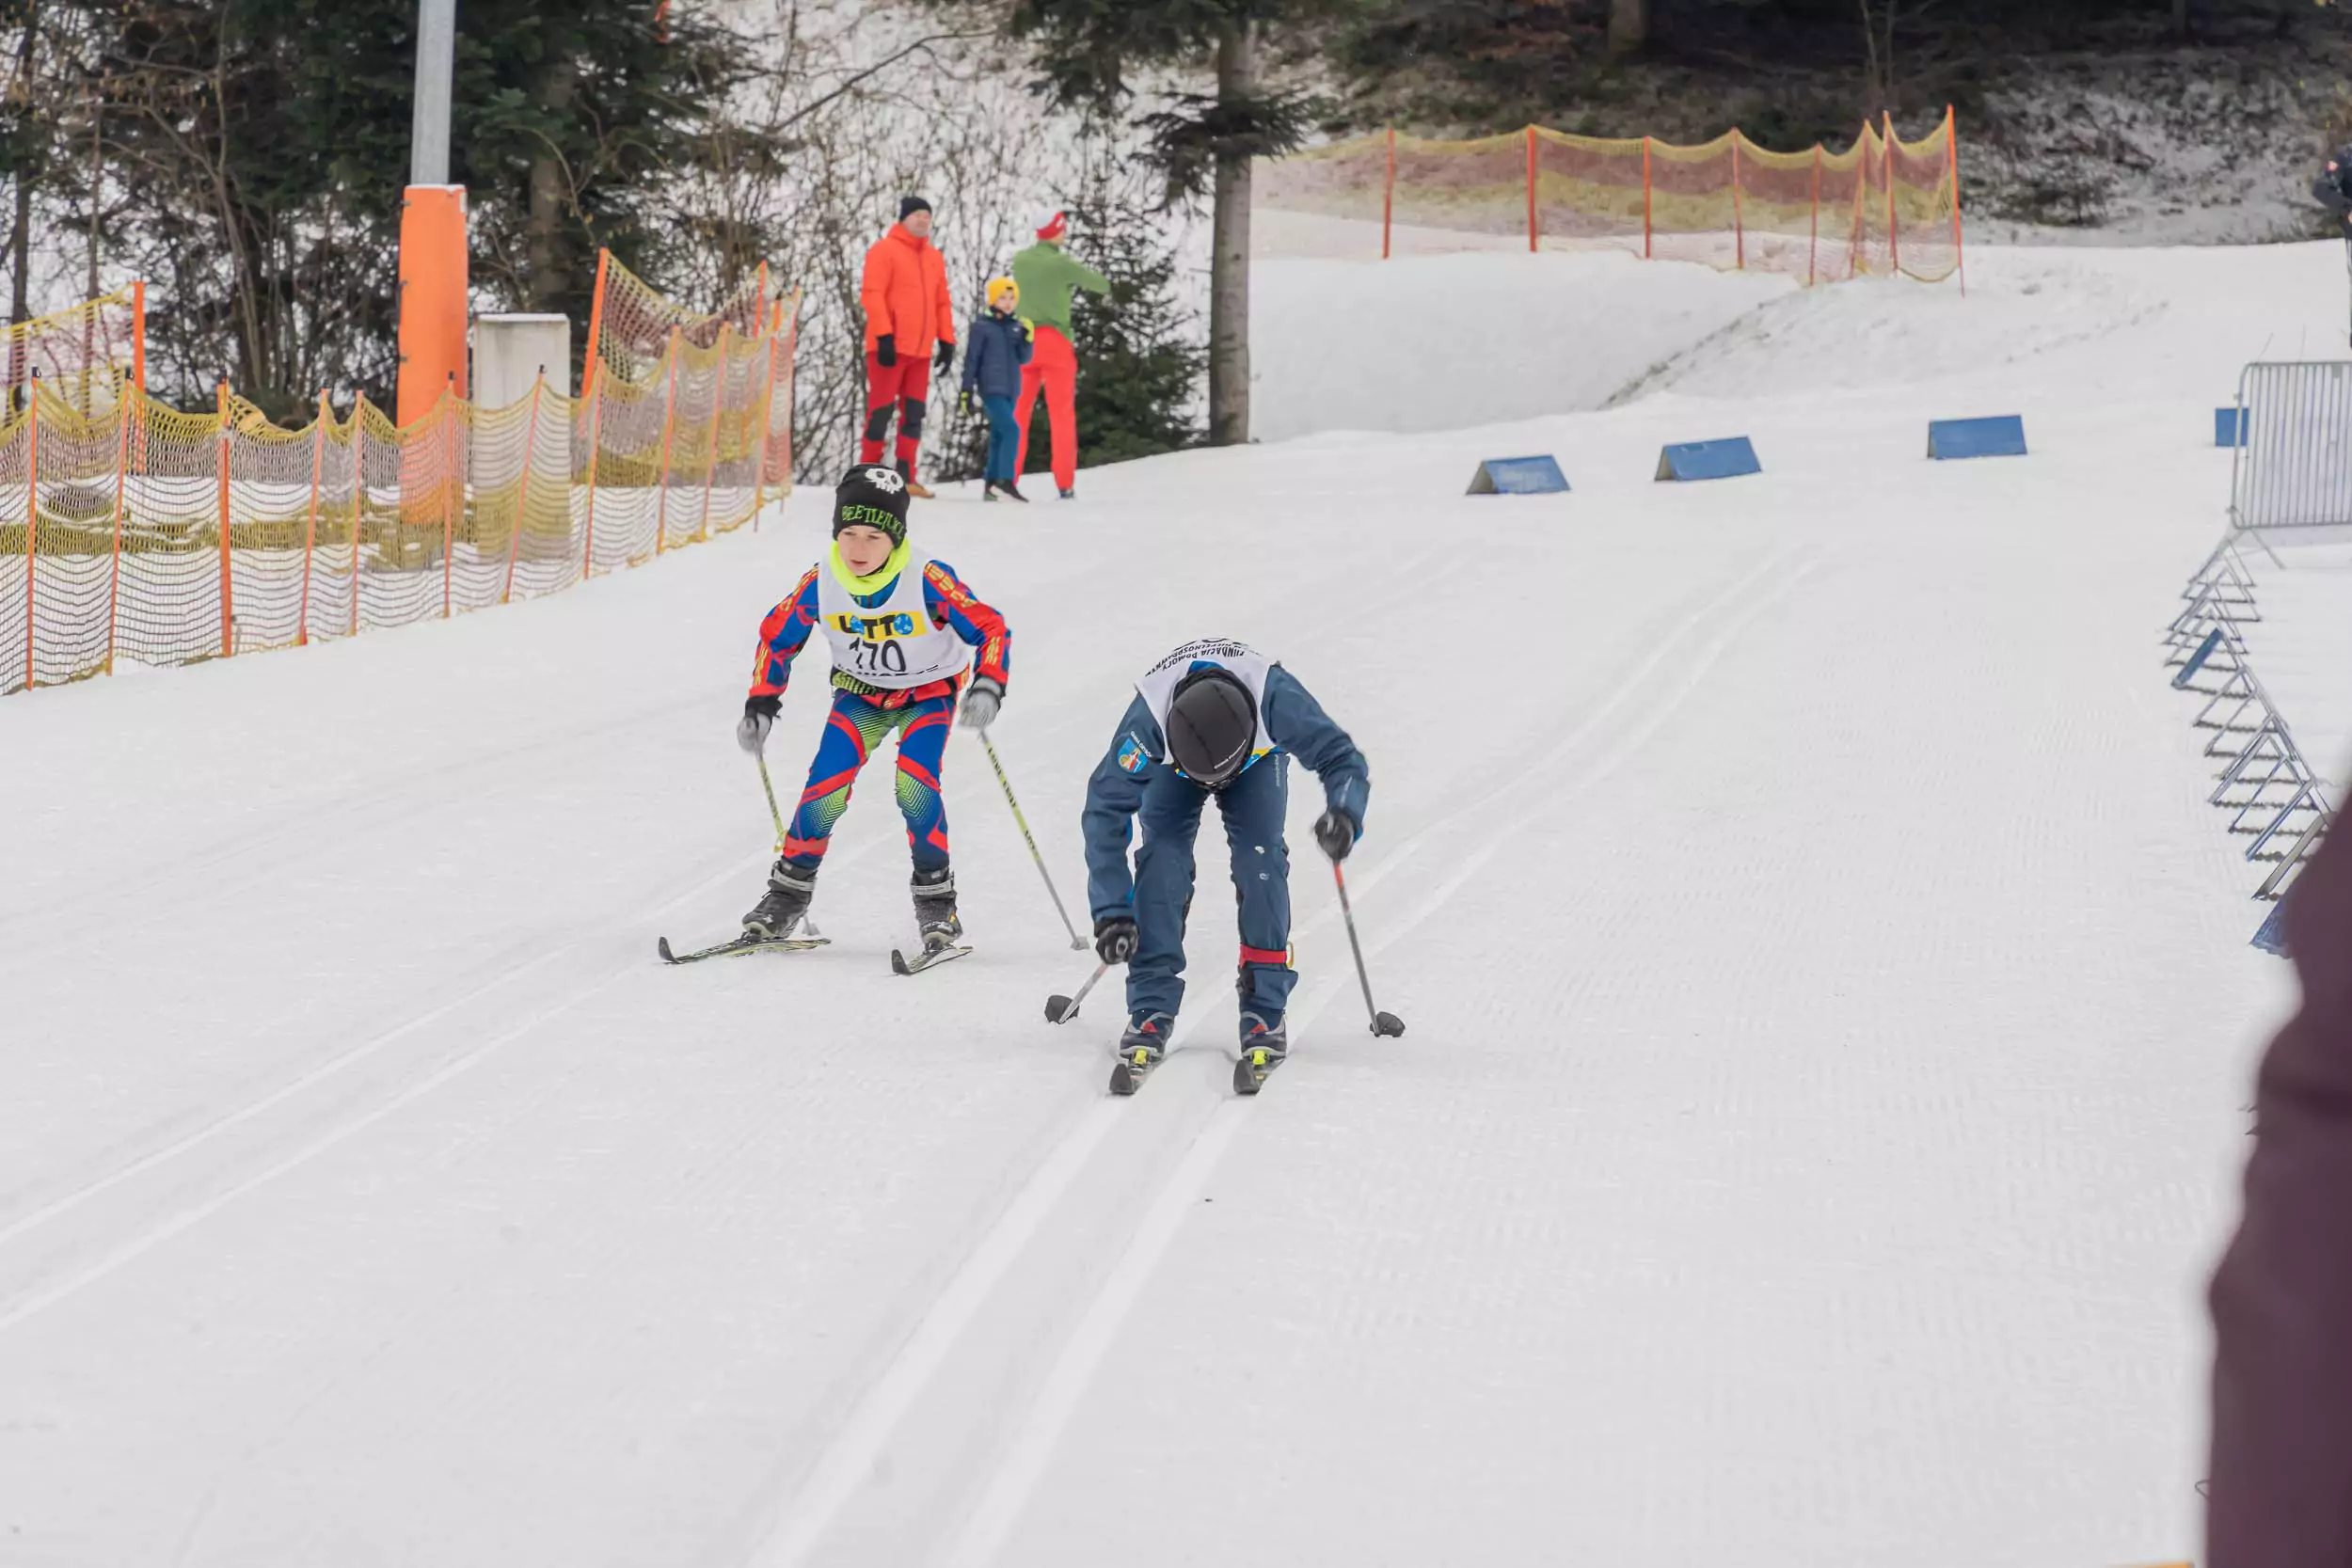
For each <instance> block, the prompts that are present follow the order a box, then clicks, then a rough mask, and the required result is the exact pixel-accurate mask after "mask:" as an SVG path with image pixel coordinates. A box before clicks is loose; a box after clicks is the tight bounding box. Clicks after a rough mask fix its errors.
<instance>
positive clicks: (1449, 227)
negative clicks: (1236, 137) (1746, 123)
mask: <svg viewBox="0 0 2352 1568" xmlns="http://www.w3.org/2000/svg"><path fill="white" fill-rule="evenodd" d="M1253 184H1254V190H1253V204H1254V206H1256V207H1257V208H1259V209H1261V210H1264V211H1268V212H1274V213H1295V214H1306V215H1309V216H1313V217H1322V218H1338V219H1345V220H1353V221H1355V222H1358V223H1361V224H1363V225H1365V226H1366V229H1365V236H1364V243H1365V245H1366V247H1367V249H1369V245H1371V243H1373V241H1374V240H1375V235H1374V234H1373V233H1372V231H1371V226H1373V225H1377V228H1378V232H1377V235H1376V241H1377V243H1378V245H1379V246H1380V254H1381V255H1382V256H1383V257H1387V256H1390V255H1392V254H1400V253H1413V252H1420V253H1426V252H1433V251H1444V250H1458V249H1470V248H1485V247H1486V246H1490V245H1495V244H1497V243H1503V244H1509V243H1512V242H1514V241H1518V240H1519V239H1520V238H1521V237H1523V238H1524V242H1525V244H1526V245H1527V247H1528V248H1529V249H1530V250H1534V249H1537V248H1539V247H1541V246H1544V245H1553V246H1555V247H1568V246H1602V247H1615V248H1622V249H1627V250H1631V251H1633V252H1635V253H1636V254H1638V255H1642V256H1645V257H1661V258H1669V259H1673V260H1678V261H1705V262H1708V263H1710V264H1712V265H1715V266H1719V267H1744V268H1755V269H1758V270H1764V271H1771V272H1778V273H1786V274H1788V275H1791V276H1794V277H1802V278H1804V280H1805V281H1807V282H1808V283H1811V282H1828V281H1835V280H1838V279H1842V278H1849V277H1863V276H1866V275H1868V274H1873V273H1879V274H1886V273H1900V274H1902V275H1904V276H1906V277H1915V278H1920V279H1922V280H1926V281H1934V280H1937V279H1940V278H1945V277H1951V276H1953V275H1954V274H1956V273H1958V272H1959V271H1960V267H1961V230H1960V143H1959V135H1958V132H1957V130H1956V128H1955V124H1954V119H1953V116H1952V114H1951V111H1950V110H1948V109H1947V110H1946V111H1945V115H1944V121H1943V123H1942V124H1941V125H1940V126H1938V127H1937V128H1936V130H1935V131H1934V132H1933V133H1932V134H1931V135H1929V136H1928V137H1927V138H1926V139H1924V140H1921V141H1915V142H1906V141H1903V140H1901V139H1900V138H1899V137H1898V136H1896V135H1895V134H1894V124H1893V121H1892V120H1891V119H1890V120H1888V121H1887V122H1885V124H1884V127H1883V129H1882V128H1880V127H1876V126H1867V125H1866V126H1864V127H1863V130H1862V134H1861V135H1859V136H1858V137H1856V138H1855V140H1854V142H1853V145H1852V146H1851V147H1849V148H1847V149H1846V150H1844V151H1842V152H1832V151H1830V150H1827V149H1826V148H1823V147H1820V146H1815V147H1813V148H1811V149H1809V150H1805V151H1803V152H1773V151H1770V150H1766V149H1764V148H1761V147H1758V146H1756V144H1755V143H1754V142H1752V141H1750V140H1749V139H1748V138H1747V137H1746V136H1744V135H1740V133H1739V132H1738V131H1731V132H1727V133H1725V134H1724V135H1721V136H1718V137H1716V138H1715V139H1714V140H1713V141H1711V142H1708V143H1706V144H1705V145H1703V146H1699V147H1677V146H1674V145H1672V144H1670V143H1667V142H1661V141H1660V140H1658V139H1657V138H1655V137H1651V136H1636V137H1629V138H1623V139H1613V138H1607V137H1599V136H1571V135H1562V134H1561V133H1559V132H1557V131H1547V130H1545V129H1544V128H1542V127H1541V126H1533V125H1531V126H1529V127H1527V128H1526V129H1525V130H1524V131H1516V132H1512V133H1510V134H1508V135H1499V136H1486V137H1483V138H1481V139H1478V140H1475V141H1427V140H1423V139H1422V138H1420V137H1416V136H1400V135H1397V134H1396V133H1395V132H1393V131H1390V132H1384V133H1380V134H1376V135H1370V136H1363V137H1359V138H1358V139H1357V140H1354V141H1350V142H1342V143H1339V144H1337V145H1335V146H1331V147H1324V148H1316V149H1313V150H1309V151H1306V152H1300V153H1295V154H1293V155H1292V156H1290V157H1286V158H1281V159H1277V160H1273V161H1271V162H1269V163H1267V164H1265V165H1263V166H1261V167H1260V168H1259V169H1258V171H1257V173H1256V176H1255V179H1254V182H1253ZM1505 237H1507V238H1505Z"/></svg>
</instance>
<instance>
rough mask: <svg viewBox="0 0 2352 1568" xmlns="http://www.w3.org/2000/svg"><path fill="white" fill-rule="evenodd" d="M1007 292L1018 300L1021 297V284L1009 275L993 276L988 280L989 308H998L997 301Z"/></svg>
mask: <svg viewBox="0 0 2352 1568" xmlns="http://www.w3.org/2000/svg"><path fill="white" fill-rule="evenodd" d="M1007 294H1010V295H1012V296H1013V297H1014V299H1016V300H1018V299H1019V298H1020V297H1021V286H1020V285H1019V284H1018V283H1015V282H1014V281H1013V280H1012V279H1011V278H1009V277H992V278H990V279H989V280H988V308H989V309H992V310H993V309H995V308H996V302H997V301H998V300H1000V299H1002V298H1004V297H1005V296H1006V295H1007Z"/></svg>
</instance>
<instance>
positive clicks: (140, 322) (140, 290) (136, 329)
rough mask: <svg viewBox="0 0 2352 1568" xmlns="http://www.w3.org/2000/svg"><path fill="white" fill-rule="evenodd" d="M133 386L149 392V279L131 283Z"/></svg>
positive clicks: (139, 279) (134, 280)
mask: <svg viewBox="0 0 2352 1568" xmlns="http://www.w3.org/2000/svg"><path fill="white" fill-rule="evenodd" d="M131 385H132V386H134V387H136V388H138V389H139V390H140V391H142V392H144V391H146V390H147V279H146V278H144V277H140V278H135V279H133V280H132V283H131Z"/></svg>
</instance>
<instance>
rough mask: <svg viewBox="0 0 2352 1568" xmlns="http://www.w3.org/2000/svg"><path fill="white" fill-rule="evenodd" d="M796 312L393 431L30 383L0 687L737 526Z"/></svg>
mask: <svg viewBox="0 0 2352 1568" xmlns="http://www.w3.org/2000/svg"><path fill="white" fill-rule="evenodd" d="M609 271H610V272H612V273H618V274H621V276H622V277H627V275H626V274H625V273H622V271H621V269H620V268H619V267H618V265H617V263H616V264H613V265H612V267H611V268H610V269H609ZM628 285H632V286H634V287H635V288H636V289H638V290H640V291H643V293H644V294H646V295H649V296H651V297H653V298H656V299H658V298H659V296H658V295H652V292H651V291H650V290H645V289H644V285H643V284H642V282H639V281H638V280H637V279H635V278H628ZM795 304H796V302H795V301H794V300H793V299H791V298H787V300H784V301H767V300H765V299H764V298H762V299H760V300H758V301H756V302H755V307H754V313H753V314H752V315H750V316H749V317H747V318H746V320H745V321H744V322H743V323H741V324H739V323H738V322H737V321H736V320H734V319H732V318H729V317H726V316H723V315H713V316H710V317H694V316H691V315H689V314H687V313H686V312H683V311H676V310H675V309H673V313H672V316H671V318H670V322H669V327H668V328H667V329H665V331H664V333H663V340H664V341H663V347H662V350H661V352H660V354H659V355H658V356H655V357H654V358H652V359H650V360H643V361H641V362H639V363H636V364H632V365H630V366H628V367H627V368H628V370H630V371H634V372H637V373H635V374H627V373H621V370H620V369H619V368H617V367H615V365H614V364H613V362H612V361H611V360H607V362H606V370H607V372H608V373H604V374H599V375H597V376H596V377H595V378H594V379H593V380H592V381H591V382H590V386H589V389H588V391H587V393H586V394H585V395H584V396H583V397H581V398H579V399H573V398H568V397H565V396H564V394H563V393H562V392H561V391H560V390H558V389H556V388H552V387H550V386H548V384H547V383H546V382H544V381H542V382H541V383H540V384H539V385H538V386H537V387H536V388H534V389H533V390H532V393H531V394H530V395H529V396H527V397H526V398H524V399H523V400H522V401H521V402H519V403H516V404H512V405H511V406H508V407H505V408H495V409H485V408H480V407H476V406H475V405H473V404H469V403H467V402H464V401H463V400H460V399H456V398H444V399H442V400H441V401H440V403H438V404H437V405H436V406H435V407H434V409H433V410H432V412H431V413H430V414H428V415H427V416H426V417H425V418H424V419H422V420H418V421H416V422H415V423H413V424H410V425H407V426H396V425H394V424H393V423H392V421H391V420H389V419H388V418H387V417H386V416H385V415H384V413H383V412H382V410H380V409H378V408H376V407H375V406H374V405H373V404H370V403H368V402H367V401H366V400H365V399H364V398H362V399H360V400H359V401H358V404H357V405H356V406H355V408H354V410H353V413H352V415H351V417H350V418H348V419H338V418H336V417H335V415H334V413H333V411H332V410H331V409H330V408H328V407H327V406H326V404H325V402H324V400H322V404H321V407H320V410H319V416H318V418H317V419H315V420H313V421H312V422H311V423H310V424H308V425H305V426H303V427H301V428H300V429H294V430H288V429H282V428H279V427H278V426H276V425H273V424H272V423H270V421H269V420H267V419H266V418H264V417H263V416H262V412H261V410H260V409H258V408H255V407H254V406H253V405H252V404H248V403H246V402H244V401H243V400H241V399H238V398H236V397H234V396H232V395H230V394H229V393H228V392H227V391H226V390H225V389H224V390H223V392H222V393H221V394H220V397H219V401H218V403H217V404H216V406H215V408H213V409H211V410H209V411H207V412H204V413H200V414H191V413H184V412H182V411H180V410H178V409H174V408H170V407H167V406H166V405H165V404H161V403H159V402H157V401H155V400H154V399H152V398H150V397H148V396H147V395H146V394H145V393H144V392H141V391H140V390H138V389H137V388H136V387H135V386H134V385H133V384H132V383H131V381H130V379H129V378H128V377H127V376H123V375H119V374H118V375H115V376H113V377H111V378H109V379H106V381H105V385H106V387H107V388H108V395H107V396H106V397H105V398H103V399H90V400H89V401H91V402H92V403H93V404H95V405H96V406H95V407H94V409H92V410H90V411H85V409H84V408H83V407H82V406H80V405H79V404H80V403H81V401H83V400H82V399H81V398H79V397H77V396H74V395H72V394H70V393H69V392H68V391H67V390H66V389H65V388H64V386H63V385H62V383H63V378H59V379H58V380H55V381H53V380H52V378H50V377H49V376H47V375H46V374H44V375H43V376H42V377H40V379H39V380H38V381H35V382H33V383H31V385H30V388H29V391H28V394H27V396H26V397H25V398H24V401H25V402H26V403H27V406H25V407H24V408H22V409H21V410H20V411H19V412H17V413H16V414H15V416H14V417H13V418H12V419H10V420H8V421H7V423H6V424H5V425H0V692H8V691H15V690H21V689H24V688H26V687H28V686H46V685H51V684H53V683H56V682H60V681H69V680H74V679H78V678H80V677H82V676H84V675H89V674H94V673H101V672H103V671H106V670H109V669H111V668H112V667H113V666H114V664H115V662H116V661H117V660H120V659H132V660H135V661H137V662H139V663H141V664H149V665H166V664H184V663H188V662H192V661H194V660H197V659H203V658H214V657H227V656H230V655H235V654H243V653H250V652H253V651H256V650H259V649H263V648H282V647H290V646H295V645H298V644H301V643H304V642H308V641H314V640H317V639H320V638H332V637H349V636H354V635H357V634H358V633H359V632H362V631H370V630H375V629H379V628H382V627H386V626H401V625H405V624H406V623H409V622H412V621H419V620H424V619H428V618H433V617H437V616H444V615H450V614H454V613H456V612H457V611H460V610H477V609H481V608H483V607H485V606H487V605H493V604H503V603H505V602H506V601H508V600H509V599H512V598H516V597H528V596H532V595H536V594H549V593H554V592H556V591H558V590H560V589H564V588H568V587H570V586H571V585H572V584H574V583H576V582H579V581H580V580H581V579H582V578H583V577H585V576H588V575H590V574H592V573H596V572H602V571H609V570H612V569H613V568H615V567H619V566H625V565H635V564H638V563H639V562H644V561H647V560H650V559H652V558H653V557H655V556H657V555H659V554H660V553H661V552H662V551H664V550H665V549H669V548H672V547H675V546H679V545H683V544H691V543H693V542H695V541H697V540H702V539H707V538H709V537H710V536H711V535H713V534H716V533H723V532H726V531H729V530H732V529H735V528H739V527H740V526H741V525H742V524H744V523H746V522H748V521H750V520H751V519H752V518H753V517H754V516H755V515H756V514H757V513H758V511H759V508H760V507H761V506H762V505H763V504H764V503H765V502H766V501H768V500H771V499H775V498H776V497H777V496H779V495H781V494H784V493H787V492H788V491H789V489H790V487H791V407H792V390H791V364H792V334H793V323H794V318H795V317H796V315H797V313H798V312H797V309H795ZM747 326H749V327H755V328H757V329H756V330H746V329H745V328H746V327H747ZM87 385H90V386H94V385H96V383H95V382H92V383H89V384H87ZM86 390H87V386H78V387H76V388H74V391H75V392H82V391H86Z"/></svg>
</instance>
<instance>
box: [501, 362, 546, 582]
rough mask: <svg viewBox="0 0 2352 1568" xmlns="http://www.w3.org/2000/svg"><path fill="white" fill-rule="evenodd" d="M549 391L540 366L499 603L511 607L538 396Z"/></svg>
mask: <svg viewBox="0 0 2352 1568" xmlns="http://www.w3.org/2000/svg"><path fill="white" fill-rule="evenodd" d="M547 389H548V368H547V367H546V366H545V365H542V366H540V367H539V379H538V380H536V381H534V382H532V384H531V422H530V424H529V426H528V427H527V433H526V434H525V435H524V436H523V477H522V483H520V484H519V485H517V486H516V491H515V527H514V529H513V531H512V532H511V536H510V537H509V538H508V539H507V541H506V585H505V586H504V587H502V588H501V589H500V590H499V603H501V604H508V603H511V602H512V601H513V600H514V597H515V558H516V556H518V555H520V554H521V553H522V548H523V519H524V518H525V517H527V516H529V515H531V464H532V459H533V458H535V457H537V456H538V455H539V397H540V394H541V393H543V392H545V391H546V390H547Z"/></svg>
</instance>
